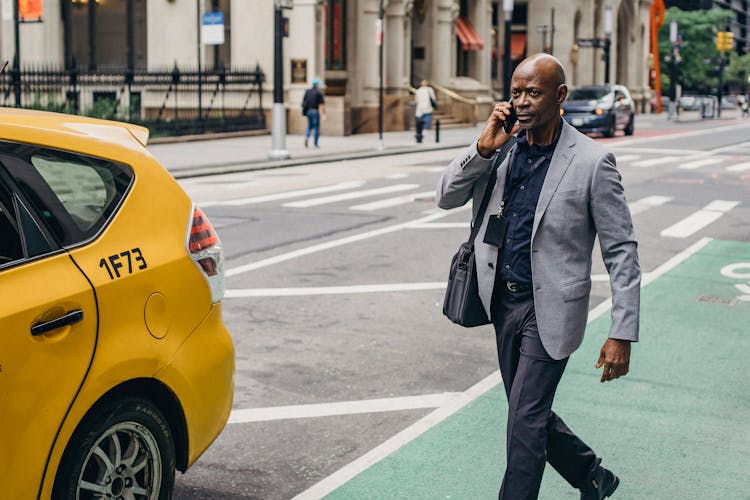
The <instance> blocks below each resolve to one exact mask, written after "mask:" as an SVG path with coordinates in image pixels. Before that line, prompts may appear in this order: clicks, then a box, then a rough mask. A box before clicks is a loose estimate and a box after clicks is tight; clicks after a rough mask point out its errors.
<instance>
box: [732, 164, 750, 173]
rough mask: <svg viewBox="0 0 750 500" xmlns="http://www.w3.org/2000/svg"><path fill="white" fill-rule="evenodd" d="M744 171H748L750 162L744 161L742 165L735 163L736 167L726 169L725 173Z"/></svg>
mask: <svg viewBox="0 0 750 500" xmlns="http://www.w3.org/2000/svg"><path fill="white" fill-rule="evenodd" d="M745 170H750V161H746V162H744V163H737V164H736V165H732V166H731V167H727V171H729V172H744V171H745Z"/></svg>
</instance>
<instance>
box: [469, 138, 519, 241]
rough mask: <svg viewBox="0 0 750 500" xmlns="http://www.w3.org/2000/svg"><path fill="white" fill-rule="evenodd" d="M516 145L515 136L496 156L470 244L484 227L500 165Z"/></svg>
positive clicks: (472, 225) (472, 227)
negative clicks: (483, 223)
mask: <svg viewBox="0 0 750 500" xmlns="http://www.w3.org/2000/svg"><path fill="white" fill-rule="evenodd" d="M515 144H516V138H515V136H511V138H510V139H509V140H508V142H506V143H505V144H503V147H501V148H500V151H499V152H498V153H497V155H496V156H495V161H494V162H492V170H491V172H490V178H489V180H488V181H487V187H486V188H485V189H484V196H482V203H481V204H480V205H479V211H477V216H476V218H475V219H474V220H472V221H471V235H470V236H469V243H471V244H472V245H473V244H474V239H475V238H476V237H477V232H478V231H479V227H480V226H481V225H482V219H483V218H484V212H485V211H486V210H487V205H488V204H489V202H490V197H491V196H492V189H493V188H494V186H495V181H496V180H497V169H498V168H500V164H501V163H503V161H505V157H506V156H508V152H509V151H510V148H512V147H513V146H514V145H515ZM477 222H479V224H477Z"/></svg>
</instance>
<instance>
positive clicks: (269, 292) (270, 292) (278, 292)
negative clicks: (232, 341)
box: [225, 282, 445, 299]
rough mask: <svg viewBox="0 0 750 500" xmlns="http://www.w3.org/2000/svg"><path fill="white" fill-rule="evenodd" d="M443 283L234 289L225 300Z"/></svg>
mask: <svg viewBox="0 0 750 500" xmlns="http://www.w3.org/2000/svg"><path fill="white" fill-rule="evenodd" d="M444 288H445V282H427V283H392V284H387V285H350V286H317V287H316V286H309V287H301V288H236V289H229V290H227V291H226V295H225V296H226V298H228V299H239V298H248V297H297V296H308V295H351V294H355V293H383V292H412V291H418V290H443V289H444Z"/></svg>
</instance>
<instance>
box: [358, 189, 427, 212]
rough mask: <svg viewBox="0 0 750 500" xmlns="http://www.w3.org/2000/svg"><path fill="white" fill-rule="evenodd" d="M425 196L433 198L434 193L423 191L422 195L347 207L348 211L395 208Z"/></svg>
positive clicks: (409, 195) (417, 194)
mask: <svg viewBox="0 0 750 500" xmlns="http://www.w3.org/2000/svg"><path fill="white" fill-rule="evenodd" d="M427 196H435V191H434V190H432V191H424V192H422V193H414V194H407V195H405V196H396V197H395V198H386V199H385V200H379V201H373V202H371V203H364V204H362V205H354V206H353V207H349V209H350V210H364V211H367V210H380V209H381V208H388V207H395V206H397V205H404V204H406V203H411V202H414V201H417V200H418V199H420V198H425V197H427Z"/></svg>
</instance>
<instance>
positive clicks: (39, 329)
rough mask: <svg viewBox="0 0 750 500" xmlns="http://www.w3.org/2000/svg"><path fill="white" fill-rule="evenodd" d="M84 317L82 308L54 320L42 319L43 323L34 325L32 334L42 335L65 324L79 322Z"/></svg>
mask: <svg viewBox="0 0 750 500" xmlns="http://www.w3.org/2000/svg"><path fill="white" fill-rule="evenodd" d="M82 319H83V311H81V310H80V309H76V310H75V311H70V312H69V313H68V314H66V315H64V316H60V317H59V318H56V319H53V320H52V321H42V322H41V323H37V324H36V325H32V327H31V334H32V335H34V336H37V335H42V334H44V333H47V332H51V331H52V330H57V329H58V328H61V327H63V326H65V325H72V324H75V323H78V322H79V321H81V320H82Z"/></svg>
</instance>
